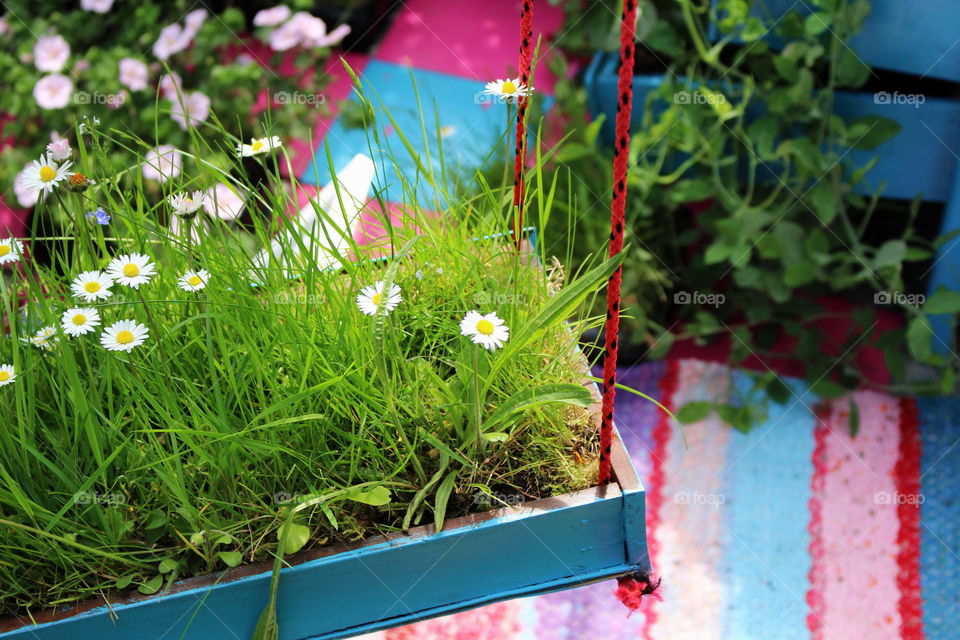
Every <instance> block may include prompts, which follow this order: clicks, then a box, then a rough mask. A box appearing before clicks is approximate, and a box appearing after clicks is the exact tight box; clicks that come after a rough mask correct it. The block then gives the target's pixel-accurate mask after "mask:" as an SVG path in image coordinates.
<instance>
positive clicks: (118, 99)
mask: <svg viewBox="0 0 960 640" xmlns="http://www.w3.org/2000/svg"><path fill="white" fill-rule="evenodd" d="M129 97H130V92H129V91H127V90H126V89H120V91H119V92H117V93H113V94H110V95H108V96H107V108H108V109H119V108H120V107H122V106H123V104H124V103H125V102H126V101H127V98H129Z"/></svg>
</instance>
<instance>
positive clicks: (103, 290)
mask: <svg viewBox="0 0 960 640" xmlns="http://www.w3.org/2000/svg"><path fill="white" fill-rule="evenodd" d="M111 286H113V280H111V279H110V277H109V276H108V275H107V274H105V273H102V272H100V271H84V272H83V273H81V274H80V275H79V276H77V278H76V279H75V280H74V281H73V282H72V283H70V289H71V290H72V291H73V297H74V298H83V301H84V302H96V301H97V300H106V299H107V298H109V297H110V296H112V295H113V292H112V291H110V287H111Z"/></svg>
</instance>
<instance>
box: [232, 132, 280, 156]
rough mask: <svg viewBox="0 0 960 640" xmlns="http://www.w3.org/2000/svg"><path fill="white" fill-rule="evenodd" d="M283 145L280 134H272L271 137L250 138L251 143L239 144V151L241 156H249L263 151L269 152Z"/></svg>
mask: <svg viewBox="0 0 960 640" xmlns="http://www.w3.org/2000/svg"><path fill="white" fill-rule="evenodd" d="M282 146H283V141H282V140H281V139H280V136H270V137H269V138H250V144H243V143H241V144H238V145H237V153H238V154H239V155H240V157H241V158H249V157H250V156H255V155H258V154H261V153H267V152H268V151H273V150H274V149H279V148H280V147H282Z"/></svg>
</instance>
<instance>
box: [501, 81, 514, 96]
mask: <svg viewBox="0 0 960 640" xmlns="http://www.w3.org/2000/svg"><path fill="white" fill-rule="evenodd" d="M500 91H502V92H504V93H516V92H517V85H515V84H514V83H513V82H512V81H510V80H507V81H506V82H504V83H503V85H502V86H501V87H500Z"/></svg>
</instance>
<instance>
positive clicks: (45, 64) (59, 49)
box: [33, 35, 70, 72]
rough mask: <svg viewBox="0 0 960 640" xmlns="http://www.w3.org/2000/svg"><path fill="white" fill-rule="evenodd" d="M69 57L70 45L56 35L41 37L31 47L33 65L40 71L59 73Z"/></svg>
mask: <svg viewBox="0 0 960 640" xmlns="http://www.w3.org/2000/svg"><path fill="white" fill-rule="evenodd" d="M69 57H70V45H69V44H67V41H66V40H64V39H63V38H61V37H60V36H58V35H52V36H41V37H39V38H37V43H36V44H35V45H33V63H34V64H35V65H36V66H37V69H39V70H40V71H54V72H55V71H60V70H61V69H63V66H64V65H65V64H67V58H69Z"/></svg>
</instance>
